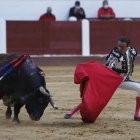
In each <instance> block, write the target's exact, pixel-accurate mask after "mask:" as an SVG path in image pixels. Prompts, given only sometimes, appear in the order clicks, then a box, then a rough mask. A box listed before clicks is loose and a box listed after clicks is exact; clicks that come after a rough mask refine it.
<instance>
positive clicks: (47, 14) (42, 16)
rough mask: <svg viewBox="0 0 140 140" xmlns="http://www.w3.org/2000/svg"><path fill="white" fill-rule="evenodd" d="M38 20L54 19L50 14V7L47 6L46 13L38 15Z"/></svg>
mask: <svg viewBox="0 0 140 140" xmlns="http://www.w3.org/2000/svg"><path fill="white" fill-rule="evenodd" d="M39 20H55V15H53V14H52V8H51V7H48V8H47V13H45V14H43V15H41V16H40V18H39Z"/></svg>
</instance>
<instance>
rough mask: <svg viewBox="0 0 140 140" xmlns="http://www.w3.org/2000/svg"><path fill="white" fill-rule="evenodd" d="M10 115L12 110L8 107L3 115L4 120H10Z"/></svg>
mask: <svg viewBox="0 0 140 140" xmlns="http://www.w3.org/2000/svg"><path fill="white" fill-rule="evenodd" d="M11 115H12V109H11V107H10V106H9V105H8V107H7V111H6V113H5V117H6V119H10V118H11Z"/></svg>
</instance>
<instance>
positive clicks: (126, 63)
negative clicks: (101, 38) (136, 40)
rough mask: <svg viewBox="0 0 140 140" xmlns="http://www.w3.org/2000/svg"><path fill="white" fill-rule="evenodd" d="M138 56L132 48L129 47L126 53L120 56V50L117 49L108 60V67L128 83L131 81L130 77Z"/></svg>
mask: <svg viewBox="0 0 140 140" xmlns="http://www.w3.org/2000/svg"><path fill="white" fill-rule="evenodd" d="M136 55H137V51H136V49H135V48H133V47H132V46H129V47H128V49H127V51H126V53H123V54H120V53H119V50H118V48H117V47H115V48H114V49H113V50H111V53H110V54H109V55H108V56H107V58H106V60H107V63H106V66H108V67H110V68H111V69H112V70H113V71H115V72H116V73H118V74H119V75H121V76H122V77H125V79H124V80H125V81H126V80H128V79H129V75H132V72H133V68H134V60H135V56H136Z"/></svg>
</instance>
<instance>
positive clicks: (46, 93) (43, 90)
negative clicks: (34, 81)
mask: <svg viewBox="0 0 140 140" xmlns="http://www.w3.org/2000/svg"><path fill="white" fill-rule="evenodd" d="M39 90H40V92H41V93H43V94H44V95H46V96H50V97H52V95H50V94H49V93H48V92H47V91H46V90H45V89H44V87H40V88H39Z"/></svg>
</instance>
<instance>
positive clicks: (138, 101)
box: [135, 97, 140, 117]
mask: <svg viewBox="0 0 140 140" xmlns="http://www.w3.org/2000/svg"><path fill="white" fill-rule="evenodd" d="M139 110H140V97H136V110H135V117H140V115H139Z"/></svg>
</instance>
